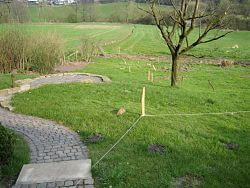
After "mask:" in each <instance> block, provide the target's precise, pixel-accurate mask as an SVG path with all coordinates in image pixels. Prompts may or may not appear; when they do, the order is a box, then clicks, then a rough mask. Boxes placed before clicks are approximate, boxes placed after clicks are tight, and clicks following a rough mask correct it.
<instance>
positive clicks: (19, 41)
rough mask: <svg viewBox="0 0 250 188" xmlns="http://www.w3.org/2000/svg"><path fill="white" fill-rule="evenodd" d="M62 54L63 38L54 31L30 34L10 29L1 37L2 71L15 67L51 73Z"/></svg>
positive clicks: (0, 56) (0, 58)
mask: <svg viewBox="0 0 250 188" xmlns="http://www.w3.org/2000/svg"><path fill="white" fill-rule="evenodd" d="M62 54H63V45H62V40H61V39H60V38H59V37H58V36H57V35H55V34H53V33H52V34H51V33H42V34H36V35H35V34H33V35H30V34H29V35H28V33H25V32H23V31H18V30H17V29H9V30H7V31H4V34H3V35H2V36H1V37H0V73H8V72H11V71H12V70H14V69H17V70H19V71H23V70H32V71H37V72H39V73H50V72H52V71H53V69H54V67H55V65H56V64H57V63H60V58H61V57H62Z"/></svg>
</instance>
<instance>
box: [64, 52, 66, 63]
mask: <svg viewBox="0 0 250 188" xmlns="http://www.w3.org/2000/svg"><path fill="white" fill-rule="evenodd" d="M65 61H66V58H65V53H63V64H64V63H65Z"/></svg>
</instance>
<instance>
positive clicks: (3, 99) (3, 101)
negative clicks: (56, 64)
mask: <svg viewBox="0 0 250 188" xmlns="http://www.w3.org/2000/svg"><path fill="white" fill-rule="evenodd" d="M64 75H83V76H89V77H90V78H91V77H97V78H100V79H101V80H102V81H101V82H97V81H94V80H91V79H83V80H82V81H80V82H81V83H108V82H111V80H110V79H109V78H108V77H107V76H103V75H98V74H91V73H77V72H76V73H58V74H49V75H44V76H39V77H37V78H34V79H30V78H27V79H23V80H16V81H15V84H16V85H17V87H15V88H8V89H3V90H0V107H2V108H4V109H6V110H8V111H13V110H14V107H13V106H11V98H12V97H13V96H14V95H15V94H16V93H22V92H25V91H29V90H31V89H35V88H39V87H40V86H42V85H38V86H36V87H31V83H32V82H33V81H36V80H39V79H43V78H49V77H52V76H59V77H61V76H64ZM55 84H56V83H55ZM43 85H47V84H43Z"/></svg>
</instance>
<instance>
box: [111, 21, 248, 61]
mask: <svg viewBox="0 0 250 188" xmlns="http://www.w3.org/2000/svg"><path fill="white" fill-rule="evenodd" d="M197 34H198V31H196V32H194V33H193V34H192V35H191V37H190V43H191V42H192V41H194V40H195V38H196V35H197ZM211 36H212V34H211V35H209V36H208V38H209V37H211ZM246 41H248V42H246ZM236 44H237V45H238V46H239V49H233V48H232V47H233V46H235V45H236ZM119 47H120V49H121V52H123V53H129V54H162V55H165V54H170V52H169V50H168V48H167V46H166V45H165V43H164V41H163V40H162V39H161V37H160V34H159V32H158V30H157V29H156V28H155V27H154V26H147V25H136V30H135V32H134V34H133V35H132V36H131V37H130V38H129V39H128V40H126V41H123V42H121V43H118V44H115V45H111V46H109V47H107V50H108V51H109V52H115V53H117V52H118V49H119ZM249 48H250V32H246V31H241V32H234V33H231V34H229V35H228V36H226V37H225V38H223V39H221V40H217V41H215V42H212V43H207V44H202V45H199V46H198V47H196V48H194V49H193V50H191V51H189V52H188V53H189V54H193V55H201V56H202V55H204V56H208V57H212V58H219V57H220V58H223V57H225V58H232V59H240V60H250V54H249Z"/></svg>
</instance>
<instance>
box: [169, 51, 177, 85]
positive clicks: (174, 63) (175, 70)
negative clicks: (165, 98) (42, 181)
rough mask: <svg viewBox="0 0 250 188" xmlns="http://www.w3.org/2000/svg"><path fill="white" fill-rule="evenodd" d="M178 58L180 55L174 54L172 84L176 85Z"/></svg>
mask: <svg viewBox="0 0 250 188" xmlns="http://www.w3.org/2000/svg"><path fill="white" fill-rule="evenodd" d="M178 58H179V57H178V55H176V54H172V71H171V86H176V83H177V70H178V69H177V68H178V65H177V61H178Z"/></svg>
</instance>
